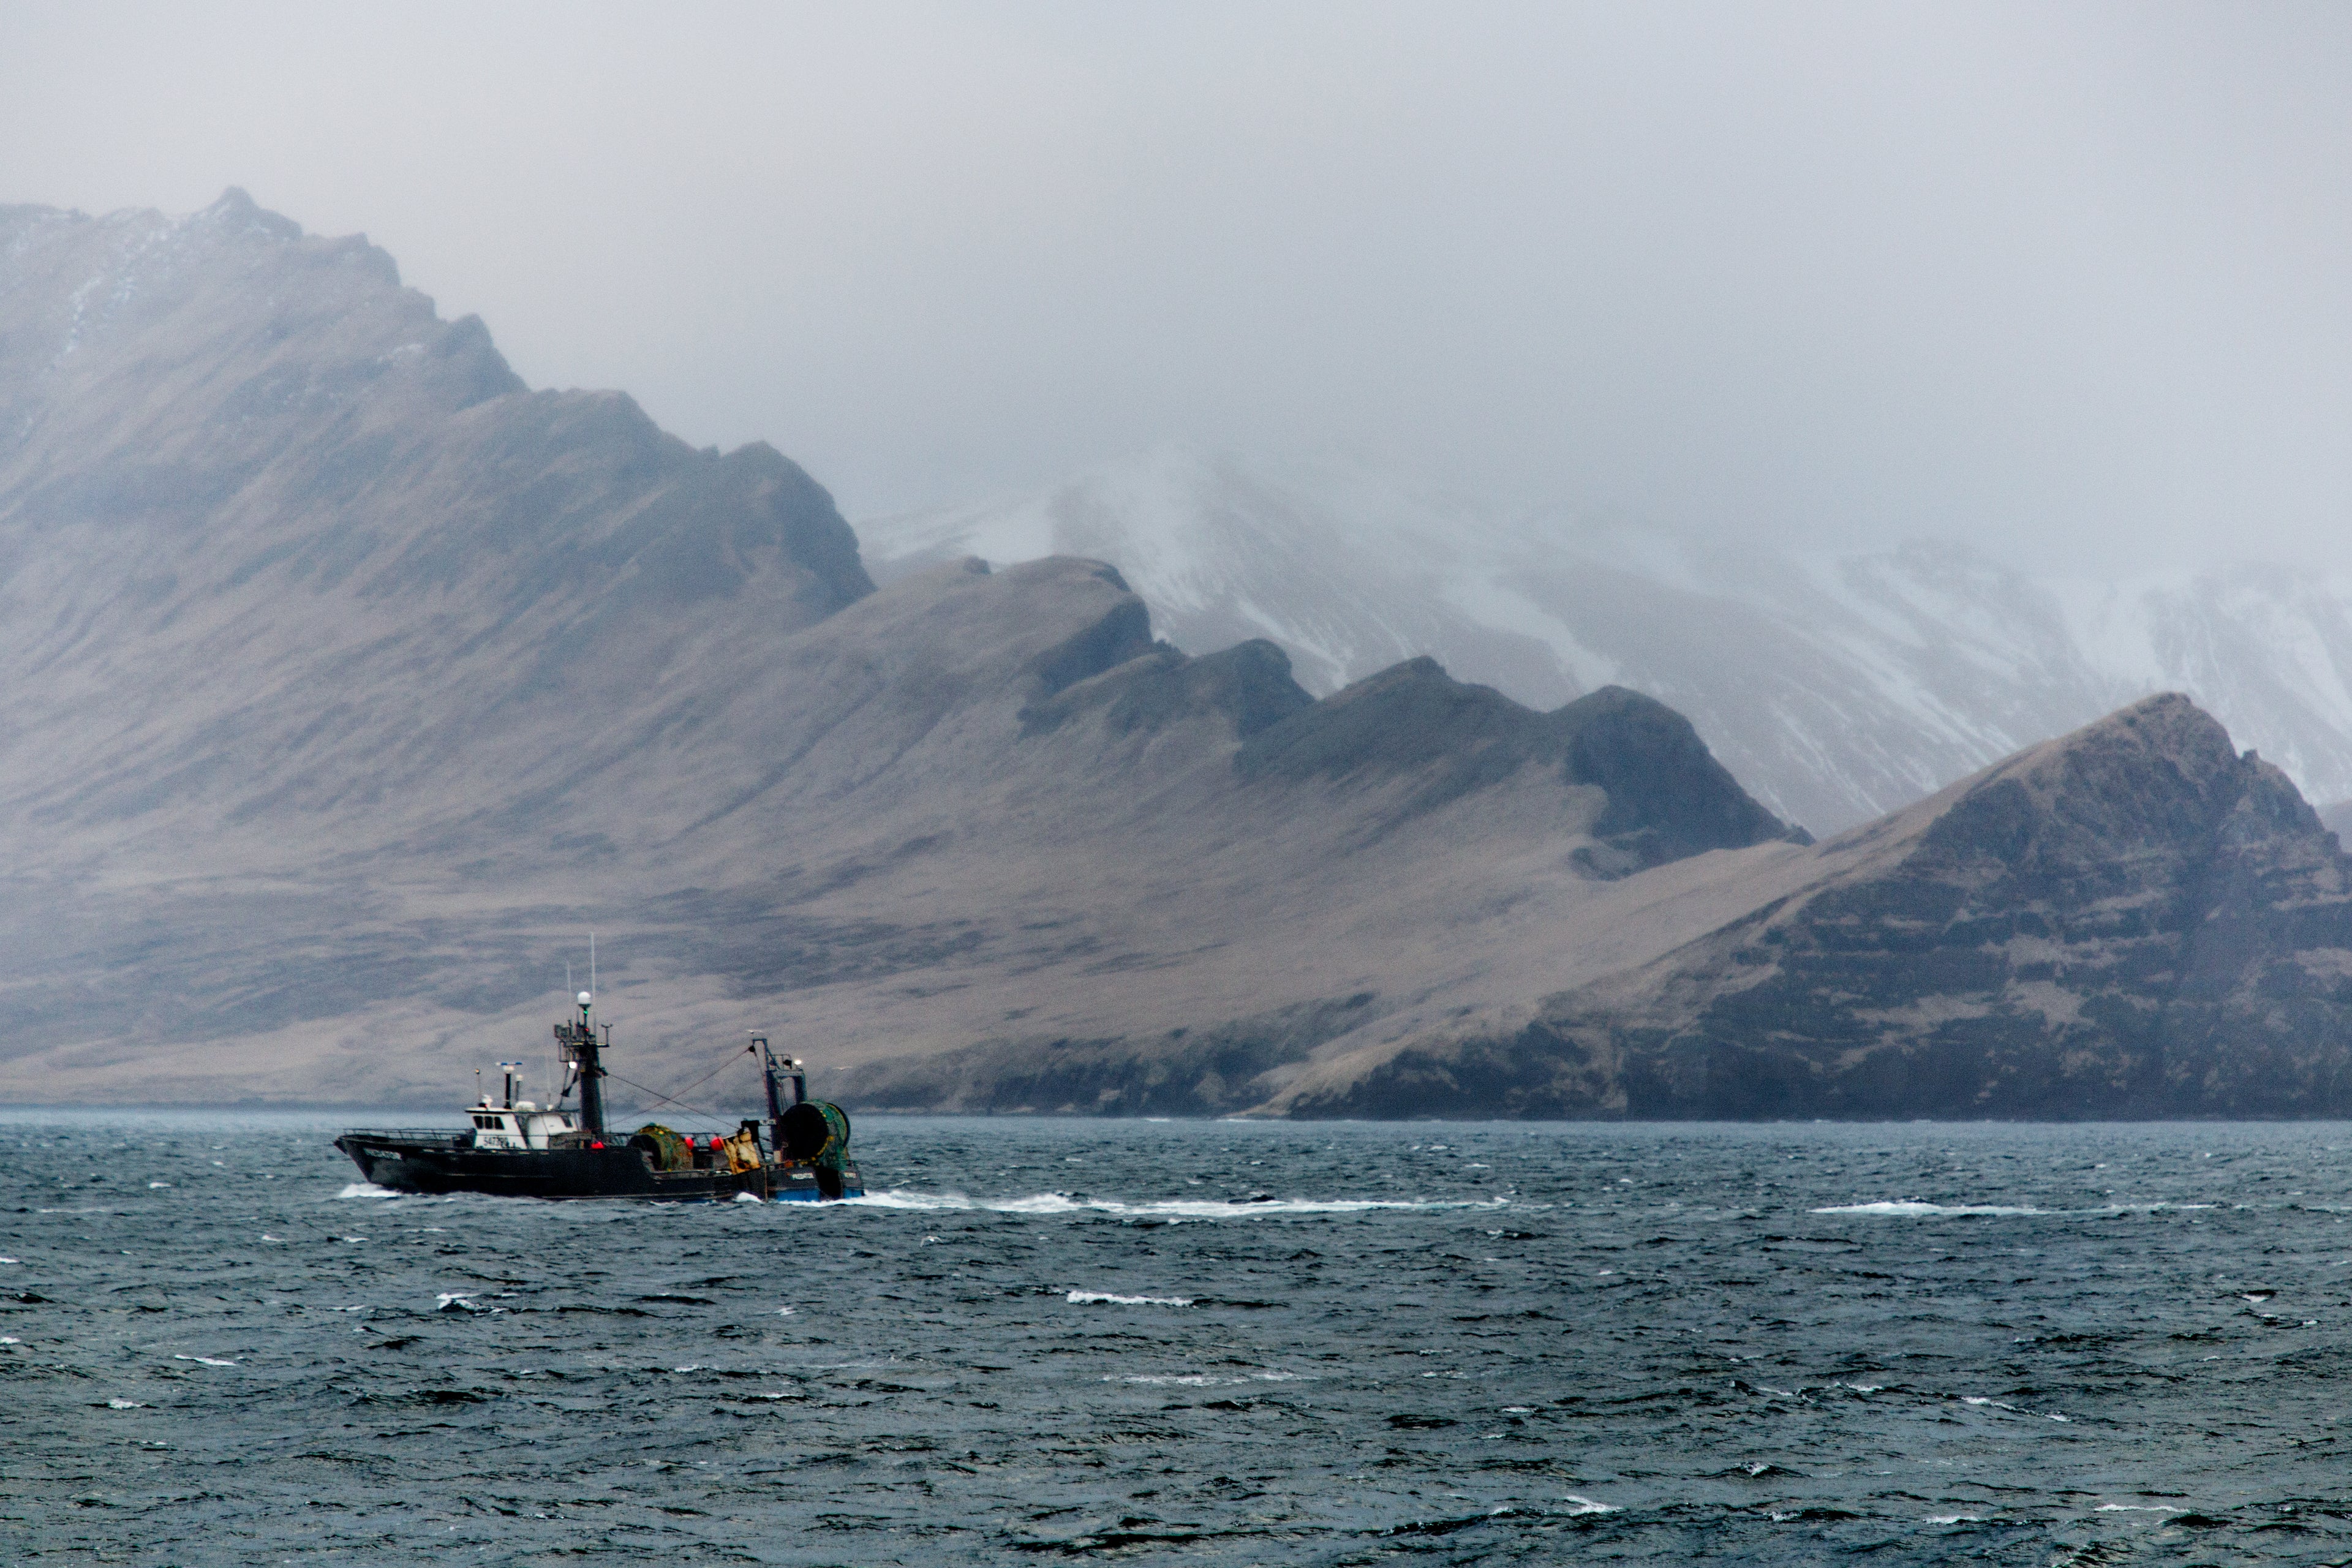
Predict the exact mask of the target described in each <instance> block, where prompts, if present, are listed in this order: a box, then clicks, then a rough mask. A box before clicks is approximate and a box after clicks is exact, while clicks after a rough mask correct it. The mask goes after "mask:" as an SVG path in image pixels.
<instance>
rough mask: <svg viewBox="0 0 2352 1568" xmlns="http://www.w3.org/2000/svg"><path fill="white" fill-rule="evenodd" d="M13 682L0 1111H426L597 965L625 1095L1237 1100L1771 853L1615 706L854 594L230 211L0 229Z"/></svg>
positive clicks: (5, 737)
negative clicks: (1075, 1069) (589, 945)
mask: <svg viewBox="0 0 2352 1568" xmlns="http://www.w3.org/2000/svg"><path fill="white" fill-rule="evenodd" d="M0 668H5V669H6V670H7V671H8V674H9V679H8V682H7V685H6V687H5V695H4V696H0V953H5V963H0V991H5V998H6V1002H7V1005H8V1012H9V1019H10V1029H9V1032H8V1036H7V1038H6V1039H5V1041H0V1096H5V1097H7V1098H12V1099H32V1100H57V1099H76V1098H85V1099H86V1098H110V1097H118V1096H122V1095H136V1096H139V1097H142V1098H205V1099H223V1098H228V1099H236V1098H242V1097H247V1096H264V1097H272V1096H275V1097H283V1098H296V1099H313V1100H315V1099H320V1098H342V1099H362V1098H382V1097H400V1098H405V1097H411V1096H414V1097H417V1098H422V1099H426V1100H446V1097H447V1096H448V1094H449V1093H450V1092H451V1088H452V1086H453V1085H454V1086H457V1088H461V1089H462V1088H467V1087H470V1083H471V1068H472V1067H473V1066H475V1065H477V1064H478V1062H480V1061H482V1060H485V1059H487V1060H496V1059H499V1058H501V1057H511V1056H513V1055H514V1054H515V1052H516V1050H517V1049H518V1048H519V1047H521V1046H523V1045H525V1044H526V1043H528V1042H530V1041H532V1040H536V1039H539V1038H541V1037H543V1029H544V1023H543V1020H542V1019H541V1018H540V1017H539V1016H538V1014H539V1012H540V1011H541V1010H542V1009H543V1008H544V1006H545V1005H546V1003H547V999H548V998H549V997H550V995H551V993H552V992H553V991H555V990H556V989H557V988H558V987H560V986H561V985H562V984H563V980H562V975H563V963H564V960H565V959H566V958H567V957H571V958H579V957H584V952H583V951H582V950H583V948H584V946H585V941H584V938H585V934H586V932H587V931H588V930H590V929H594V930H595V931H598V932H599V933H600V936H601V938H602V941H601V942H600V946H601V947H602V950H603V956H604V963H605V978H606V980H607V982H608V984H606V987H605V990H606V992H607V1005H608V1014H607V1016H610V1017H612V1018H613V1019H614V1021H615V1022H616V1023H617V1024H619V1025H620V1026H621V1030H620V1036H621V1039H622V1040H623V1042H624V1044H623V1047H622V1049H623V1050H624V1052H628V1051H632V1050H634V1051H635V1052H638V1053H640V1054H639V1055H637V1056H635V1058H625V1059H634V1060H635V1061H636V1062H637V1063H638V1064H639V1066H638V1068H637V1070H635V1071H634V1072H631V1071H630V1069H629V1068H627V1067H626V1066H625V1065H621V1070H623V1071H624V1072H630V1076H632V1077H635V1078H637V1079H640V1080H641V1081H660V1082H669V1083H675V1082H678V1081H682V1080H683V1079H686V1078H690V1077H693V1076H696V1075H698V1074H699V1072H700V1071H701V1070H702V1069H703V1067H704V1065H705V1062H706V1058H708V1056H709V1052H710V1051H711V1050H712V1049H714V1048H723V1047H725V1046H726V1044H727V1043H728V1042H729V1041H730V1040H733V1039H740V1034H739V1033H738V1031H740V1029H742V1028H744V1027H747V1026H768V1027H771V1028H773V1029H777V1030H779V1031H782V1032H788V1033H789V1034H790V1036H791V1037H792V1038H793V1043H794V1044H795V1046H796V1047H798V1048H800V1049H802V1050H803V1051H805V1052H806V1053H807V1054H808V1055H810V1056H811V1057H813V1058H816V1059H817V1060H819V1061H820V1062H823V1063H825V1064H827V1065H828V1066H833V1067H842V1066H846V1065H848V1064H851V1063H855V1062H859V1061H866V1060H873V1059H877V1058H883V1057H891V1058H897V1059H898V1060H899V1061H901V1062H902V1063H904V1062H906V1061H910V1060H916V1059H919V1058H923V1057H924V1056H926V1055H927V1054H930V1053H936V1052H938V1051H941V1050H952V1049H960V1048H964V1047H972V1046H974V1045H975V1044H984V1043H989V1042H995V1043H996V1044H997V1045H998V1046H999V1047H1002V1048H1003V1049H1007V1050H1011V1051H1013V1052H1015V1053H1016V1054H1017V1053H1018V1052H1020V1051H1023V1050H1026V1049H1029V1048H1030V1047H1031V1046H1032V1045H1033V1044H1034V1042H1035V1041H1036V1040H1037V1039H1038V1038H1040V1037H1045V1038H1049V1039H1050V1038H1058V1037H1084V1038H1087V1039H1090V1040H1097V1041H1114V1042H1125V1046H1123V1047H1120V1048H1127V1047H1132V1048H1133V1051H1135V1052H1144V1051H1146V1047H1147V1046H1148V1045H1149V1044H1150V1042H1153V1041H1157V1040H1160V1038H1161V1037H1164V1036H1166V1035H1168V1034H1169V1033H1170V1032H1171V1031H1199V1030H1203V1029H1209V1030H1214V1029H1224V1030H1227V1031H1228V1032H1229V1033H1232V1034H1233V1035H1234V1037H1236V1038H1239V1039H1245V1040H1246V1041H1248V1042H1250V1043H1249V1045H1248V1047H1247V1048H1248V1049H1249V1050H1252V1051H1256V1052H1258V1053H1260V1055H1261V1056H1263V1057H1264V1058H1265V1063H1263V1064H1261V1065H1262V1066H1263V1065H1266V1064H1272V1063H1276V1062H1277V1061H1286V1060H1289V1059H1292V1058H1296V1057H1297V1055H1299V1054H1300V1053H1302V1052H1303V1051H1304V1050H1306V1049H1307V1048H1309V1047H1311V1046H1312V1045H1313V1044H1314V1043H1316V1042H1317V1041H1319V1040H1321V1039H1322V1038H1324V1037H1326V1036H1328V1035H1329V1034H1330V1033H1332V1032H1333V1031H1334V1030H1336V1029H1338V1028H1339V1027H1342V1026H1347V1025H1349V1024H1352V1023H1360V1022H1361V1021H1362V1020H1363V1019H1365V1018H1367V1017H1370V1016H1375V1015H1378V1016H1390V1015H1392V1014H1393V1015H1400V1016H1401V1015H1402V1014H1406V1013H1410V1011H1411V1010H1412V1008H1413V1007H1415V1006H1420V1005H1435V1003H1434V1001H1433V1000H1432V999H1433V998H1437V997H1441V996H1458V997H1460V998H1462V999H1464V1000H1463V1002H1461V1003H1457V1004H1456V1005H1466V1003H1467V1002H1469V1001H1480V1000H1492V999H1499V998H1503V997H1507V996H1510V995H1514V994H1521V993H1522V992H1523V991H1524V989H1525V986H1526V985H1527V984H1531V983H1532V982H1529V981H1528V980H1527V979H1526V978H1524V977H1522V978H1520V979H1516V980H1512V981H1510V982H1509V983H1508V984H1505V982H1504V981H1503V980H1502V979H1501V978H1500V976H1501V975H1503V974H1504V973H1508V972H1510V971H1511V966H1512V962H1513V961H1511V960H1508V959H1506V958H1498V957H1497V956H1496V953H1499V952H1504V951H1506V950H1510V949H1511V948H1512V943H1511V942H1508V941H1506V940H1501V939H1499V938H1498V937H1497V935H1496V933H1499V932H1502V931H1507V930H1513V929H1518V928H1519V927H1522V926H1524V927H1528V928H1530V929H1531V928H1532V927H1533V926H1535V925H1538V924H1539V923H1540V922H1541V919H1542V917H1541V913H1540V911H1541V910H1544V909H1546V908H1548V907H1550V906H1552V905H1555V904H1557V905H1559V906H1560V907H1568V906H1570V905H1573V904H1575V903H1577V902H1578V901H1580V900H1583V899H1585V898H1587V897H1588V896H1589V894H1590V890H1591V889H1593V888H1596V887H1600V886H1602V885H1604V884H1606V883H1607V882H1608V881H1609V879H1612V878H1616V877H1620V876H1622V874H1624V873H1626V872H1628V871H1631V870H1633V869H1634V868H1638V867H1642V866H1646V865H1654V864H1657V863H1660V862H1664V861H1666V860H1670V859H1672V858H1675V857H1677V856H1683V855H1687V854H1689V853H1692V852H1694V851H1696V850H1700V849H1705V848H1707V847H1711V846H1716V845H1722V844H1745V843H1748V842H1751V841H1753V840H1755V839H1756V838H1758V837H1770V836H1772V835H1774V834H1777V833H1779V832H1780V831H1781V829H1780V825H1779V824H1778V823H1777V822H1774V821H1773V820H1772V819H1771V818H1770V817H1769V816H1767V815H1765V814H1763V813H1762V812H1760V811H1759V810H1758V808H1757V807H1756V806H1755V805H1754V803H1753V802H1752V801H1750V800H1748V797H1747V796H1746V795H1745V794H1744V793H1743V792H1741V791H1740V790H1739V788H1738V785H1737V784H1734V783H1733V782H1732V781H1731V780H1730V778H1729V777H1728V775H1727V774H1725V773H1723V772H1722V770H1721V769H1720V768H1719V767H1717V766H1716V765H1715V763H1713V762H1712V760H1711V759H1709V758H1708V757H1707V756H1706V752H1705V750H1704V748H1703V747H1700V746H1699V745H1698V743H1697V742H1696V737H1695V736H1693V735H1692V734H1691V733H1690V731H1689V727H1688V726H1687V725H1685V724H1683V723H1682V721H1680V720H1679V719H1678V718H1677V717H1675V715H1672V714H1670V713H1667V712H1666V711H1665V710H1663V709H1659V708H1658V707H1657V706H1656V705H1655V704H1654V703H1648V702H1646V701H1645V700H1642V699H1639V698H1635V697H1633V696H1632V694H1630V693H1616V694H1600V695H1597V696H1596V697H1595V698H1593V699H1590V700H1587V701H1585V702H1584V703H1581V704H1579V705H1576V706H1574V707H1572V708H1571V709H1570V710H1563V712H1562V713H1560V714H1556V715H1538V714H1534V713H1530V712H1528V710H1524V709H1520V708H1517V707H1516V706H1515V705H1512V704H1509V703H1507V702H1504V701H1502V700H1500V699H1499V698H1496V697H1495V696H1494V694H1493V693H1491V692H1486V691H1483V690H1480V689H1472V688H1465V687H1462V686H1460V685H1458V684H1457V683H1455V682H1454V681H1452V680H1450V679H1446V677H1445V676H1444V673H1443V672H1442V671H1440V670H1438V669H1437V668H1435V667H1434V666H1433V665H1429V664H1427V663H1426V662H1421V663H1415V664H1412V665H1408V666H1404V667H1401V668H1399V669H1396V670H1392V671H1389V672H1386V673H1384V674H1383V675H1382V676H1381V677H1380V678H1378V679H1375V680H1372V681H1368V682H1366V683H1364V684H1363V686H1362V687H1361V688H1360V689H1356V690H1354V691H1351V692H1349V693H1345V694H1343V695H1342V697H1341V698H1339V699H1335V700H1333V701H1332V702H1330V703H1328V704H1324V705H1319V706H1318V705H1316V704H1312V703H1310V702H1309V701H1308V700H1307V696H1306V694H1305V693H1304V692H1302V691H1300V690H1299V689H1297V686H1296V685H1295V684H1294V683H1293V682H1292V681H1291V680H1290V679H1289V677H1288V674H1287V669H1286V665H1285V664H1284V661H1283V660H1282V658H1280V656H1279V655H1278V654H1276V653H1275V651H1274V650H1273V649H1272V648H1270V647H1265V646H1263V645H1255V646H1252V645H1244V647H1239V648H1234V649H1231V650H1227V651H1226V652H1224V653H1221V654H1217V655H1214V656H1212V657H1210V658H1200V659H1186V658H1182V657H1181V656H1180V655H1177V654H1175V653H1174V652H1173V650H1170V649H1166V648H1160V647H1155V646H1154V645H1153V643H1152V640H1151V637H1150V627H1149V625H1148V622H1147V619H1146V617H1145V615H1144V612H1143V608H1142V605H1141V604H1140V602H1139V601H1138V600H1137V599H1136V598H1135V596H1134V595H1131V594H1129V593H1128V592H1127V590H1126V586H1125V584H1123V583H1122V582H1121V581H1120V580H1119V578H1118V574H1116V573H1115V572H1113V571H1111V570H1109V569H1108V568H1107V567H1104V566H1101V565H1099V564H1096V563H1080V562H1069V561H1056V562H1046V563H1038V564H1036V565H1034V566H1031V567H1026V568H1024V569H1022V570H1020V571H1017V572H1008V573H1003V574H997V575H995V576H990V575H988V574H986V573H985V572H984V571H975V570H970V569H966V568H964V567H961V566H956V565H950V566H947V567H945V568H943V569H941V570H940V571H938V572H935V573H933V574H929V576H926V577H923V578H920V579H916V580H909V581H908V582H905V583H900V584H894V585H893V586H892V588H891V590H890V591H888V592H887V593H885V594H878V595H877V594H875V593H874V592H873V590H872V586H871V584H869V583H868V581H867V580H866V574H865V573H864V571H863V569H862V568H861V567H860V565H859V563H858V560H857V555H856V542H855V541H854V539H852V538H851V536H850V534H849V532H848V531H847V530H846V528H845V527H844V526H843V525H842V523H841V521H840V519H839V518H838V517H837V516H836V515H835V512H834V510H833V507H832V503H831V502H830V500H828V499H827V498H826V497H825V495H824V491H823V490H821V489H818V488H817V487H816V486H815V485H814V483H813V482H812V481H810V480H809V479H808V478H807V476H806V475H804V474H803V473H802V472H801V471H800V470H799V469H798V468H794V467H793V465H792V464H790V463H789V462H787V461H785V460H784V459H783V458H780V457H778V456H777V455H776V454H775V453H773V452H772V451H769V450H768V449H766V448H765V447H747V448H745V449H744V450H742V451H740V452H736V453H732V454H729V455H724V456H722V455H720V454H719V453H717V452H708V451H705V452H698V451H695V450H693V449H691V448H689V447H686V446H685V445H684V444H683V443H681V442H678V441H677V440H676V439H674V438H672V437H668V436H666V435H664V434H663V433H661V432H660V431H659V430H657V429H656V428H655V427H654V426H653V425H652V424H651V423H650V422H649V421H648V420H646V418H645V416H643V415H642V414H641V413H640V412H638V411H637V409H636V408H635V406H634V405H632V404H630V403H629V402H628V400H627V399H626V398H625V397H621V396H618V395H611V394H589V393H549V392H532V391H530V390H529V389H527V388H525V387H524V386H523V385H522V384H520V382H519V381H518V380H517V379H516V378H515V376H514V375H513V374H511V373H510V372H509V370H508V368H507V367H506V365H505V364H504V363H503V362H502V361H500V360H499V356H498V354H497V353H496V351H495V350H494V349H493V348H492V347H491V345H490V342H489V340H488V334H487V333H486V332H485V331H483V329H482V328H481V325H480V323H478V322H476V321H458V322H454V323H453V322H444V321H440V320H438V319H437V318H436V315H435V313H434V310H433V307H432V303H431V301H430V300H425V299H424V298H423V297H422V296H420V295H417V294H415V292H413V291H411V290H408V289H403V288H401V287H400V285H399V282H398V279H397V276H396V272H395V270H394V267H393V264H392V262H391V260H390V258H386V257H385V256H383V254H382V253H381V252H380V251H377V250H375V249H373V247H369V246H368V245H367V244H366V243H365V242H364V241H362V240H359V239H345V240H328V239H321V238H318V237H310V236H305V235H304V234H302V233H301V232H300V230H299V228H298V227H296V226H294V225H292V224H290V223H289V222H287V221H286V220H284V219H282V218H278V217H276V216H272V215H270V214H268V213H264V212H261V211H259V210H258V209H257V208H256V207H254V206H253V205H252V204H251V203H250V202H248V201H247V200H245V199H244V198H243V197H242V196H241V195H236V194H235V193H232V194H231V195H229V196H226V197H224V198H223V199H222V201H220V202H219V203H217V204H215V205H214V206H213V207H211V208H208V209H207V210H205V212H203V213H199V214H196V215H194V216H190V217H186V218H169V217H164V216H160V215H156V214H152V213H126V214H117V215H112V216H107V217H103V218H90V217H86V216H80V215H76V214H68V213H58V212H53V211H47V210H45V209H37V208H23V207H17V208H7V209H0ZM1489 938H1495V939H1496V940H1494V941H1489V940H1488V939H1489ZM1543 973H1544V975H1545V979H1544V981H1543V982H1542V983H1541V984H1543V985H1544V986H1546V987H1548V986H1549V985H1550V984H1558V983H1559V973H1557V972H1555V971H1554V970H1553V969H1552V968H1551V967H1550V966H1549V965H1548V964H1547V965H1546V966H1545V968H1544V971H1543ZM1253 1020H1271V1021H1270V1022H1254V1021H1253ZM1302 1020H1303V1021H1302ZM630 1042H634V1044H631V1043H630ZM1131 1054H1132V1053H1131ZM1147 1054H1148V1052H1147ZM616 1065H619V1064H616ZM1246 1076H1249V1075H1244V1077H1246ZM1088 1092H1089V1094H1090V1095H1092V1094H1095V1093H1096V1092H1097V1091H1096V1090H1094V1089H1089V1090H1088ZM1266 1092H1270V1088H1267V1087H1265V1086H1261V1087H1259V1088H1256V1089H1247V1090H1244V1089H1241V1088H1235V1089H1233V1090H1231V1091H1217V1092H1204V1093H1203V1094H1202V1095H1200V1096H1197V1097H1196V1102H1197V1104H1198V1105H1200V1106H1202V1107H1204V1108H1205V1107H1216V1108H1223V1107H1225V1106H1227V1105H1230V1104H1236V1103H1255V1100H1259V1099H1263V1098H1264V1095H1265V1093H1266ZM1055 1103H1057V1104H1058V1103H1061V1102H1060V1101H1056V1102H1055Z"/></svg>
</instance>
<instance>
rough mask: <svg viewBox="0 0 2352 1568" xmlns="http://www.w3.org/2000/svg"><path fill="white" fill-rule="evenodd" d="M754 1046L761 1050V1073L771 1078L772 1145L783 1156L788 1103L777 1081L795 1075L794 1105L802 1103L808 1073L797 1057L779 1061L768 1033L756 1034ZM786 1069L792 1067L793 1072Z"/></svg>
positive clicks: (769, 1104)
mask: <svg viewBox="0 0 2352 1568" xmlns="http://www.w3.org/2000/svg"><path fill="white" fill-rule="evenodd" d="M751 1047H752V1048H753V1049H754V1050H756V1051H758V1052H759V1053H760V1072H761V1077H762V1078H764V1079H766V1080H767V1084H768V1143H769V1147H770V1148H772V1150H774V1152H775V1154H776V1157H777V1158H778V1159H780V1160H781V1159H782V1158H783V1153H784V1149H785V1143H784V1103H783V1095H782V1091H781V1089H780V1088H779V1086H778V1085H777V1082H776V1080H777V1079H779V1078H782V1077H789V1078H791V1079H792V1080H793V1104H794V1105H798V1104H800V1103H801V1101H803V1100H806V1099H807V1098H808V1075H807V1073H806V1072H805V1071H804V1070H803V1068H802V1067H801V1064H800V1063H798V1062H796V1061H794V1060H793V1059H792V1058H789V1057H787V1058H785V1059H784V1060H783V1062H782V1064H779V1063H778V1062H777V1060H776V1053H775V1052H773V1051H772V1050H770V1049H769V1048H768V1037H767V1036H765V1035H754V1036H752V1037H751ZM786 1069H790V1070H789V1072H788V1071H787V1070H786Z"/></svg>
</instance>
